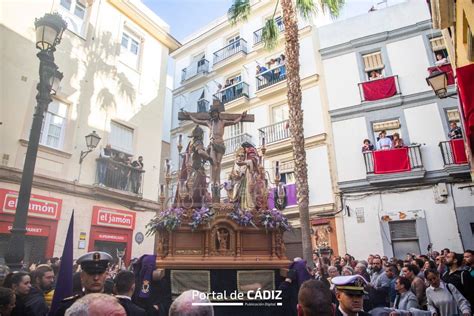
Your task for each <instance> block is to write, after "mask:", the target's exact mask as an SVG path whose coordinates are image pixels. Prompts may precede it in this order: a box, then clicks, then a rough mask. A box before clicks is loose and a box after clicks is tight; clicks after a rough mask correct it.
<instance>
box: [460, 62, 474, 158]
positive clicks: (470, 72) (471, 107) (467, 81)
mask: <svg viewBox="0 0 474 316" xmlns="http://www.w3.org/2000/svg"><path fill="white" fill-rule="evenodd" d="M456 75H457V79H458V90H459V96H460V102H461V106H462V109H463V114H464V130H465V132H466V139H467V140H468V142H469V146H470V148H471V150H472V148H473V146H474V64H470V65H467V66H464V67H459V68H457V69H456Z"/></svg>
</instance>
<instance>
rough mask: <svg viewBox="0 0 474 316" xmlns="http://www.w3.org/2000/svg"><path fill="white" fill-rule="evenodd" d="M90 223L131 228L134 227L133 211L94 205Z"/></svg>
mask: <svg viewBox="0 0 474 316" xmlns="http://www.w3.org/2000/svg"><path fill="white" fill-rule="evenodd" d="M92 225H96V226H104V227H114V228H123V229H130V230H133V229H134V228H135V213H134V212H130V211H122V210H116V209H112V208H106V207H102V206H94V208H93V213H92ZM116 241H117V240H116Z"/></svg>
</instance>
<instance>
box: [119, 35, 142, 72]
mask: <svg viewBox="0 0 474 316" xmlns="http://www.w3.org/2000/svg"><path fill="white" fill-rule="evenodd" d="M140 42H141V41H140V38H139V37H138V36H136V35H134V34H133V33H132V32H131V31H130V30H129V29H127V28H125V29H124V31H123V33H122V41H121V43H120V46H121V49H120V57H121V59H122V61H123V62H125V63H126V64H127V65H129V66H130V67H132V68H134V69H137V68H138V64H139V59H140V58H139V56H140V46H141V44H140Z"/></svg>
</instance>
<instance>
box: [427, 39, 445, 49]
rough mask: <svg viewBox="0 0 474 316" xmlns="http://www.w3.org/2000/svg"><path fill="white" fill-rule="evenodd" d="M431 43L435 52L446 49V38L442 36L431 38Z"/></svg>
mask: <svg viewBox="0 0 474 316" xmlns="http://www.w3.org/2000/svg"><path fill="white" fill-rule="evenodd" d="M430 43H431V48H432V49H433V52H436V51H438V50H442V49H446V45H445V43H444V39H443V37H442V36H439V37H434V38H432V39H430Z"/></svg>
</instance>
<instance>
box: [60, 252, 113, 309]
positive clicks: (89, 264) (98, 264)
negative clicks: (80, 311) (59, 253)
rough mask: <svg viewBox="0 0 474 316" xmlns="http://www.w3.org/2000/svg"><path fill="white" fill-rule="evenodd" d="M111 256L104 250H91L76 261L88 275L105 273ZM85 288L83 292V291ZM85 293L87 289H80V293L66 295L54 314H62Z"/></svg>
mask: <svg viewBox="0 0 474 316" xmlns="http://www.w3.org/2000/svg"><path fill="white" fill-rule="evenodd" d="M112 260H113V259H112V256H111V255H109V254H108V253H106V252H102V251H93V252H88V253H86V254H85V255H82V256H81V257H79V259H77V263H78V264H80V265H81V269H82V271H84V272H85V273H87V274H89V275H94V274H102V273H105V271H106V270H107V267H108V266H109V263H110V262H111V261H112ZM84 290H85V292H84ZM86 294H87V289H84V288H83V290H82V293H80V294H76V295H74V296H71V297H67V298H65V299H63V300H62V301H61V303H60V304H59V306H58V309H57V310H56V312H55V313H54V315H55V316H63V315H64V314H65V313H66V310H67V309H68V308H69V307H71V306H72V304H74V302H76V301H77V300H78V299H79V298H81V297H83V296H84V295H86Z"/></svg>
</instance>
